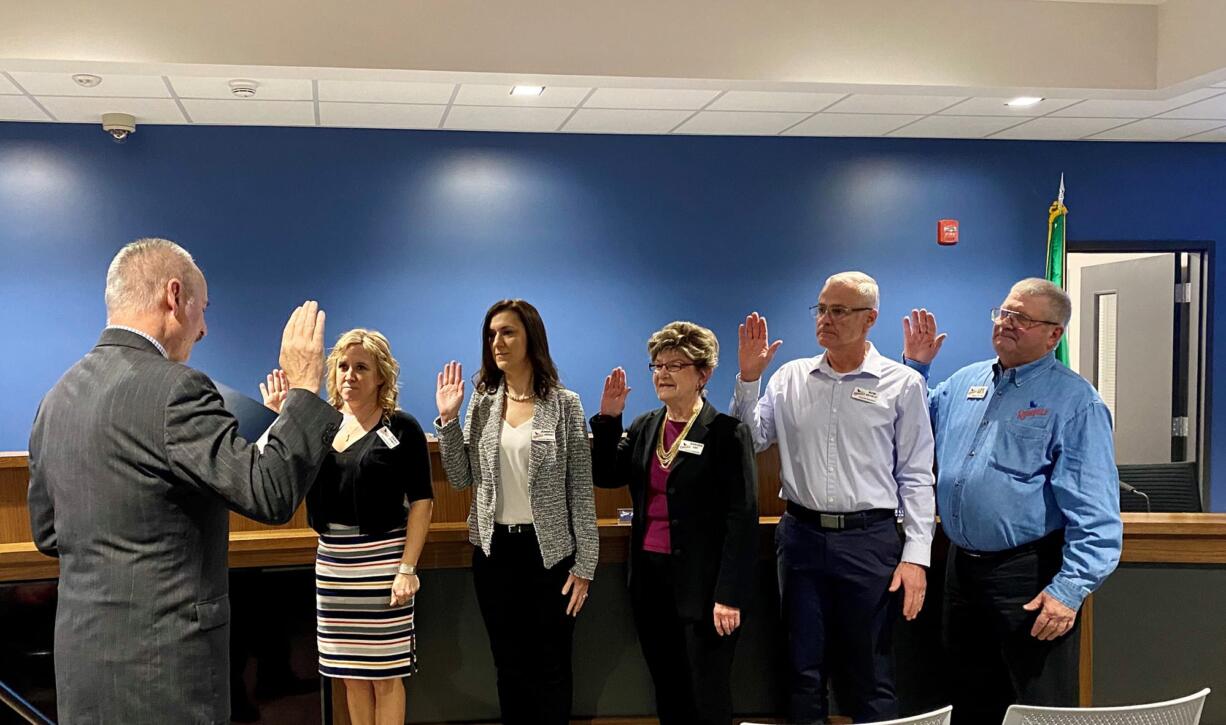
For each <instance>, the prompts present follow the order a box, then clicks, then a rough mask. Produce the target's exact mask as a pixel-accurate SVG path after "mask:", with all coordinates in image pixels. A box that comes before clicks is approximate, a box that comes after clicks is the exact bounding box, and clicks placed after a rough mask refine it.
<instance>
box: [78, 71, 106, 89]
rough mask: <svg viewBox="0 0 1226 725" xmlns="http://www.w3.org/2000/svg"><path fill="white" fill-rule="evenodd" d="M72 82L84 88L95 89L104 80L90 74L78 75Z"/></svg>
mask: <svg viewBox="0 0 1226 725" xmlns="http://www.w3.org/2000/svg"><path fill="white" fill-rule="evenodd" d="M72 82H73V83H76V84H77V85H78V86H81V87H82V88H93V87H94V86H97V85H98V84H99V83H101V82H102V79H101V78H99V77H98V76H95V75H90V74H89V73H78V74H76V75H75V76H73V77H72Z"/></svg>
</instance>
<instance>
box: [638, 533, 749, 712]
mask: <svg viewBox="0 0 1226 725" xmlns="http://www.w3.org/2000/svg"><path fill="white" fill-rule="evenodd" d="M634 556H635V558H634V576H633V578H632V579H631V584H630V602H631V607H632V608H633V611H634V624H635V627H636V628H637V629H638V633H639V645H640V646H641V647H642V648H643V659H645V660H647V669H648V670H649V671H650V672H651V681H652V683H653V684H654V685H655V690H656V715H657V717H659V719H660V725H715V724H716V723H718V725H728V723H730V722H732V656H733V652H734V651H735V649H736V641H737V638H738V637H739V636H740V633H741V630H740V629H739V628H738V629H737V630H735V631H734V632H733V633H732V634H730V635H727V636H724V637H721V636H720V635H719V633H717V632H716V631H715V623H714V621H713V619H712V614H713V613H712V612H711V611H707V612H705V613H704V616H703V617H702V618H700V619H698V620H690V619H686V618H684V617H682V616H680V614H679V613H678V611H677V605H676V600H675V598H674V596H673V582H674V576H673V572H672V561H671V557H669V555H667V554H656V553H652V552H645V551H640V552H638V553H636V554H635V555H634Z"/></svg>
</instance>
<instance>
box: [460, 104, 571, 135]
mask: <svg viewBox="0 0 1226 725" xmlns="http://www.w3.org/2000/svg"><path fill="white" fill-rule="evenodd" d="M570 113H571V109H569V108H514V107H509V106H453V107H452V108H451V112H450V113H448V114H447V120H446V122H444V124H443V128H449V129H455V130H465V131H553V130H556V129H557V127H558V126H560V125H561V124H562V122H563V121H565V120H566V117H567V116H568V115H570Z"/></svg>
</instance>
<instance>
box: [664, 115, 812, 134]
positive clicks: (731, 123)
mask: <svg viewBox="0 0 1226 725" xmlns="http://www.w3.org/2000/svg"><path fill="white" fill-rule="evenodd" d="M808 115H809V114H807V113H771V112H766V111H702V112H700V113H699V114H698V115H696V116H694V117H693V118H691V119H690V120H688V121H686V122H685V123H683V124H681V127H680V128H678V129H677V130H676V131H675V133H704V134H716V135H724V136H774V135H776V134H778V133H779V132H780V131H782V130H783V129H785V128H787V127H788V126H791V125H793V124H795V123H797V122H799V121H802V120H804V119H805V118H806V117H808Z"/></svg>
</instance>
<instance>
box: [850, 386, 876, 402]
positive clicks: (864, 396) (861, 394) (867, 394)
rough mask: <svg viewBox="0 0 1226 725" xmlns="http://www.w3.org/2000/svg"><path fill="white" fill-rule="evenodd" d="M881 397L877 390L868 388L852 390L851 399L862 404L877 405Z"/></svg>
mask: <svg viewBox="0 0 1226 725" xmlns="http://www.w3.org/2000/svg"><path fill="white" fill-rule="evenodd" d="M880 397H881V396H879V395H878V394H877V391H876V390H869V389H868V388H852V390H851V399H852V400H859V401H860V402H862V403H874V404H876V402H877V400H878V398H880Z"/></svg>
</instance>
